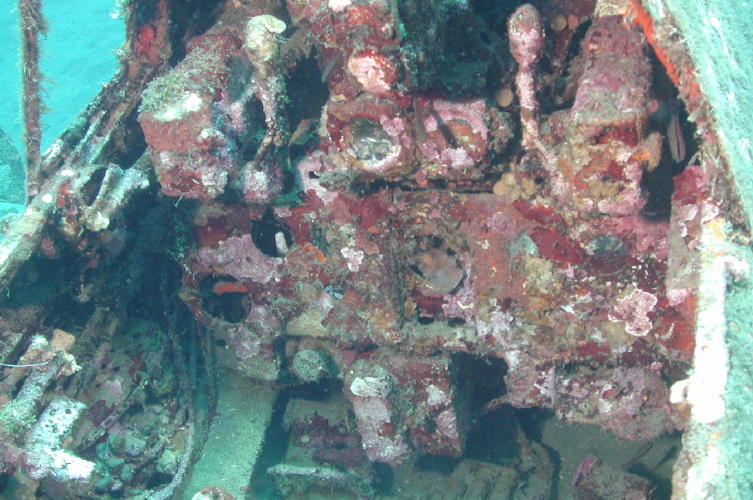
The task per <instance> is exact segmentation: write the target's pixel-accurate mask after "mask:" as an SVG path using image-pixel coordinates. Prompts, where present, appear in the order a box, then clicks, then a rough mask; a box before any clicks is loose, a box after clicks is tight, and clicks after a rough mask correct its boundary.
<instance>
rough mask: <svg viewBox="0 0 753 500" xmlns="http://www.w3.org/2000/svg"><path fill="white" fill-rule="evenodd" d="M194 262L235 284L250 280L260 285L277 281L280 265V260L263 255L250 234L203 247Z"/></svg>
mask: <svg viewBox="0 0 753 500" xmlns="http://www.w3.org/2000/svg"><path fill="white" fill-rule="evenodd" d="M197 262H198V263H199V264H200V265H201V266H204V267H205V268H207V269H211V270H212V271H213V272H216V273H222V274H227V275H229V276H232V277H233V278H235V279H236V280H238V281H245V280H251V281H255V282H257V283H261V284H264V283H268V282H269V281H270V280H275V279H277V278H278V277H279V268H280V267H281V266H282V263H283V261H282V259H279V258H277V257H270V256H268V255H264V254H263V253H262V252H261V250H259V248H258V247H257V246H256V245H255V244H254V242H253V240H252V239H251V235H250V234H244V235H243V236H232V237H230V238H228V239H226V240H223V241H221V242H220V244H219V246H218V247H217V248H202V249H201V250H199V252H198V254H197Z"/></svg>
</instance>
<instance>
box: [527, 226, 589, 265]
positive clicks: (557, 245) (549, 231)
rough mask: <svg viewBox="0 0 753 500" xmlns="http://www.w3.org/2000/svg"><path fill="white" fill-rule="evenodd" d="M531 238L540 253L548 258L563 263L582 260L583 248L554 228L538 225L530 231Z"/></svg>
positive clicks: (577, 262) (580, 261)
mask: <svg viewBox="0 0 753 500" xmlns="http://www.w3.org/2000/svg"><path fill="white" fill-rule="evenodd" d="M531 239H532V240H533V242H534V243H536V247H538V249H539V252H540V253H541V255H542V256H544V257H546V258H547V259H549V260H553V261H555V262H562V263H564V264H580V263H582V262H583V258H584V255H583V254H584V252H583V249H582V248H581V247H580V246H579V245H578V244H577V243H575V242H573V241H571V240H570V239H569V238H567V236H565V235H563V234H562V233H560V232H559V231H557V230H556V229H553V228H550V227H538V228H536V229H534V230H533V231H532V232H531Z"/></svg>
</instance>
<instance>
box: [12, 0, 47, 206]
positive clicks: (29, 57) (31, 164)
mask: <svg viewBox="0 0 753 500" xmlns="http://www.w3.org/2000/svg"><path fill="white" fill-rule="evenodd" d="M18 12H19V14H20V18H21V48H22V49H21V50H22V60H21V68H22V79H23V96H22V107H23V108H22V109H23V119H24V147H25V149H26V179H27V181H26V184H27V196H28V197H33V196H35V195H36V194H37V192H38V191H39V186H40V184H41V183H42V181H43V179H41V177H42V175H41V172H40V147H41V136H42V127H41V118H40V117H41V108H42V100H41V97H40V82H41V79H42V74H41V71H40V69H39V33H40V32H41V33H42V34H45V33H46V32H47V25H46V22H45V20H44V18H43V17H42V0H18Z"/></svg>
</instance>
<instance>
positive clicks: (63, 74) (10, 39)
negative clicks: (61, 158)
mask: <svg viewBox="0 0 753 500" xmlns="http://www.w3.org/2000/svg"><path fill="white" fill-rule="evenodd" d="M42 4H43V11H44V15H45V17H46V18H47V21H48V24H49V32H48V35H47V38H46V39H45V38H43V39H42V42H41V44H42V61H41V64H42V71H43V73H44V76H45V80H44V81H43V84H42V85H43V89H44V90H45V91H46V93H47V96H46V97H45V99H44V103H45V105H46V106H47V107H48V108H49V112H48V113H46V114H45V115H43V117H42V149H43V150H44V149H45V148H47V147H48V146H49V145H50V143H51V142H52V141H53V140H54V139H55V138H56V137H57V136H58V135H60V133H61V132H62V131H63V130H65V128H66V127H67V126H68V124H69V123H70V122H71V120H73V119H74V118H75V117H76V115H78V113H79V112H80V111H81V110H82V109H83V107H84V106H85V105H86V103H88V102H89V101H90V100H91V99H92V97H94V96H95V95H97V93H98V92H99V90H100V89H101V87H102V83H103V82H106V81H108V80H109V79H110V78H111V77H112V75H113V74H114V73H115V71H116V69H117V65H118V59H117V55H116V51H117V50H118V48H119V47H120V46H121V45H122V44H123V40H124V38H125V26H124V23H123V19H113V17H112V16H111V15H110V13H111V12H113V10H114V8H115V0H79V1H72V0H43V1H42ZM16 5H17V2H16V1H15V0H0V26H2V28H0V48H1V50H0V94H1V95H2V106H0V128H2V129H3V130H5V131H6V132H7V133H8V135H10V136H11V137H12V138H13V141H14V143H15V144H16V146H17V147H18V149H19V151H20V150H21V144H22V142H21V137H22V130H23V126H22V119H21V69H20V60H21V51H20V48H19V29H18V11H17V8H16Z"/></svg>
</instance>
